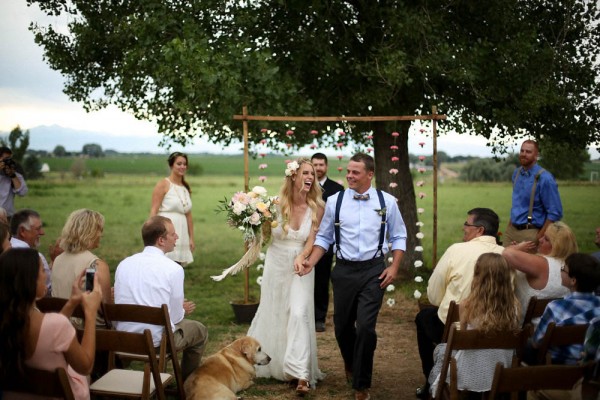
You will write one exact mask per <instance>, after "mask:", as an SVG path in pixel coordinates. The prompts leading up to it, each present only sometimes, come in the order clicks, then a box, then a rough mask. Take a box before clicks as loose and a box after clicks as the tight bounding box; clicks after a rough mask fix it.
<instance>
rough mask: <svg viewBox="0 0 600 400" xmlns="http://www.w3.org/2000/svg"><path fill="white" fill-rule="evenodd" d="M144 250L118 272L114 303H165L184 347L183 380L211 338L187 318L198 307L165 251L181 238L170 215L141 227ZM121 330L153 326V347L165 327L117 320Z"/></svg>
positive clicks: (178, 341) (177, 343)
mask: <svg viewBox="0 0 600 400" xmlns="http://www.w3.org/2000/svg"><path fill="white" fill-rule="evenodd" d="M142 239H143V241H144V246H145V247H144V250H143V251H142V252H141V253H138V254H134V255H132V256H131V257H127V258H126V259H124V260H123V261H121V263H120V264H119V266H118V267H117V271H116V272H115V304H138V305H143V306H150V307H161V306H162V305H163V304H166V305H167V307H168V308H169V316H170V318H171V324H172V326H174V328H173V339H174V340H175V346H176V347H177V349H178V350H180V349H183V358H182V360H181V372H182V375H183V379H184V380H185V378H187V377H188V375H190V374H191V373H192V372H193V371H194V370H195V369H196V368H197V367H198V366H199V365H200V360H201V359H202V354H203V353H204V346H205V344H206V340H207V338H208V330H207V329H206V327H205V326H204V325H202V324H201V323H200V322H198V321H194V320H191V319H185V318H184V316H185V315H187V314H190V313H192V312H193V311H194V309H195V308H196V305H195V304H194V303H193V302H190V301H187V300H185V298H184V294H183V279H184V271H183V268H182V267H181V265H179V264H177V263H176V262H175V261H173V260H171V259H169V258H168V257H167V256H166V255H165V253H169V252H171V251H173V249H174V248H175V242H176V241H177V239H178V236H177V233H175V227H174V226H173V223H172V222H171V220H170V219H169V218H166V217H162V216H159V215H156V216H154V217H150V219H148V220H147V221H146V222H145V223H144V225H143V226H142ZM116 326H117V329H118V330H122V331H127V332H136V333H141V332H143V331H144V329H150V331H151V332H152V338H153V341H154V346H156V347H158V346H159V345H160V341H161V337H162V333H163V332H162V328H161V327H160V326H156V325H147V324H140V323H135V322H117V324H116Z"/></svg>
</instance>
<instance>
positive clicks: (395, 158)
mask: <svg viewBox="0 0 600 400" xmlns="http://www.w3.org/2000/svg"><path fill="white" fill-rule="evenodd" d="M398 161H400V158H398V157H395V156H394V157H392V162H398Z"/></svg>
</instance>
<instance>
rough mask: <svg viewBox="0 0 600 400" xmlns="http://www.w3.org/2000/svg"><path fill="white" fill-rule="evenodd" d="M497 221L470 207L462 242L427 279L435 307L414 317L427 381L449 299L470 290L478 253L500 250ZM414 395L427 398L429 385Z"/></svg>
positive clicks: (489, 212)
mask: <svg viewBox="0 0 600 400" xmlns="http://www.w3.org/2000/svg"><path fill="white" fill-rule="evenodd" d="M499 223H500V220H499V218H498V215H497V214H496V213H495V212H494V211H492V210H490V209H489V208H474V209H472V210H470V211H469V212H468V213H467V220H466V221H465V222H464V223H463V228H462V229H463V242H462V243H455V244H453V245H451V246H450V247H448V249H447V250H446V252H445V253H444V255H443V256H442V258H441V259H440V260H439V261H438V263H437V265H436V267H435V269H434V270H433V273H432V274H431V277H430V278H429V283H428V284H427V297H428V298H429V302H430V303H431V304H432V305H434V306H437V307H427V308H424V309H422V310H421V311H419V313H418V314H417V317H416V318H415V323H416V325H417V344H418V345H419V356H420V357H421V366H422V369H423V374H424V375H425V381H426V382H427V378H428V377H429V373H430V372H431V369H432V368H433V350H434V349H435V346H436V345H437V344H438V343H440V341H441V339H442V335H443V333H444V327H445V323H446V315H447V314H448V308H449V305H450V302H451V301H453V300H454V301H455V302H456V303H459V302H460V301H461V300H462V299H464V298H466V297H467V296H468V295H469V293H470V292H471V282H472V280H473V272H474V270H475V263H476V262H477V259H478V258H479V256H480V255H482V254H484V253H502V251H503V250H504V248H503V247H502V246H500V245H498V244H497V242H496V235H497V234H498V225H499ZM416 395H417V397H419V398H422V399H425V398H427V397H428V396H429V384H428V383H425V385H423V386H421V387H419V388H418V389H417V392H416Z"/></svg>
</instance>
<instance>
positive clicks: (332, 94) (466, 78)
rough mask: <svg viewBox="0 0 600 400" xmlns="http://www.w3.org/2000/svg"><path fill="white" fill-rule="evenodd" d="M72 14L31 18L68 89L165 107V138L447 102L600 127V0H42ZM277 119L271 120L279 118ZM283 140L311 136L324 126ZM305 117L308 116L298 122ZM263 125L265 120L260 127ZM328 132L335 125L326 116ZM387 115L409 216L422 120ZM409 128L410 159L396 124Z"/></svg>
mask: <svg viewBox="0 0 600 400" xmlns="http://www.w3.org/2000/svg"><path fill="white" fill-rule="evenodd" d="M28 3H29V4H32V3H36V4H38V5H39V7H40V8H41V9H42V10H44V11H46V12H47V13H49V14H69V15H70V18H69V25H68V27H67V28H68V32H65V30H64V28H63V27H60V28H59V27H54V26H40V25H37V24H32V26H31V29H32V30H33V32H34V33H35V38H36V42H37V43H39V44H40V45H41V46H42V47H43V48H44V51H45V58H46V60H47V62H48V63H49V64H50V66H51V67H52V68H54V69H56V70H58V71H60V72H61V73H62V74H63V75H64V76H65V77H66V78H67V81H66V84H65V88H64V90H65V93H66V94H67V95H68V96H69V97H70V98H71V99H72V100H74V101H81V102H83V104H85V106H86V107H87V108H88V109H95V108H101V107H104V106H106V105H107V104H111V103H112V104H116V105H117V106H119V107H120V108H121V109H123V110H126V111H128V112H130V113H132V114H133V115H135V116H136V117H137V118H140V119H149V120H154V121H156V122H157V124H158V127H159V130H160V132H161V133H163V134H164V135H165V138H167V139H172V140H175V141H178V142H182V143H185V142H186V141H187V140H189V139H190V138H192V137H194V136H195V135H198V134H199V133H205V134H207V135H208V136H209V137H210V138H211V139H212V140H214V141H215V142H222V143H228V142H229V141H230V140H231V139H232V138H236V137H239V136H240V130H241V129H240V128H241V124H238V123H234V122H233V121H232V115H234V114H240V111H241V108H242V106H243V105H247V106H248V107H249V109H250V110H251V113H252V114H254V115H348V116H350V115H354V116H368V115H412V114H428V113H429V112H430V110H431V106H432V105H437V106H438V110H439V112H440V113H444V114H447V115H449V117H450V118H449V119H448V120H447V122H445V123H444V129H445V130H451V129H453V130H456V131H458V132H463V133H470V134H477V135H482V136H484V137H486V138H490V137H495V138H496V141H495V142H494V143H490V145H492V146H496V147H497V148H498V149H500V150H501V149H502V146H504V145H505V144H506V143H507V140H510V139H511V138H515V137H517V138H518V137H523V136H527V137H536V138H541V137H546V136H548V137H552V138H553V140H555V141H556V142H559V143H560V142H568V143H570V144H571V145H572V146H575V147H579V148H584V147H585V146H586V145H589V144H591V143H598V142H599V140H600V133H599V124H600V110H599V106H598V99H599V91H600V86H599V85H598V82H597V78H598V76H599V74H598V72H599V71H598V70H599V68H600V67H599V65H600V64H599V63H598V52H599V48H598V46H597V43H600V37H599V36H600V35H599V28H598V24H597V21H598V20H599V12H598V8H599V5H598V3H597V2H596V1H590V0H494V1H487V2H485V1H484V2H481V1H475V0H470V1H456V0H454V1H452V0H451V1H427V2H425V1H397V0H396V1H392V0H381V1H377V2H373V1H369V0H348V1H326V2H319V1H305V0H270V1H269V0H264V1H261V0H256V1H245V0H241V1H235V2H231V1H222V0H191V1H190V0H143V1H136V2H129V1H113V0H96V1H88V0H43V1H42V0H28ZM264 125H266V124H264ZM271 126H273V127H274V128H276V129H279V131H280V134H279V136H276V137H274V138H271V137H269V138H268V140H269V141H270V142H271V143H272V145H273V146H275V142H284V141H287V142H290V143H293V144H295V145H301V144H305V143H307V142H310V141H312V140H313V139H314V136H312V135H310V134H309V129H311V128H308V127H306V129H297V131H296V133H295V134H294V135H293V137H288V138H286V137H285V134H284V132H285V128H282V127H281V126H275V125H274V124H271ZM297 126H301V125H300V124H297ZM262 127H264V126H256V125H251V128H252V129H253V132H254V134H253V135H252V137H251V140H252V141H254V142H258V141H260V140H261V139H263V137H262V136H261V134H260V133H258V130H259V128H262ZM317 129H319V130H320V131H321V133H320V134H319V135H317V140H318V141H319V142H320V143H322V144H328V143H331V141H332V136H331V134H330V133H325V131H327V126H325V125H323V126H319V127H317ZM346 129H347V130H348V133H349V135H348V136H347V138H352V139H353V140H355V141H357V142H362V141H364V140H365V135H363V134H362V133H363V132H365V131H369V130H373V131H375V135H374V138H373V141H374V143H373V144H374V146H373V147H374V148H375V156H376V159H377V171H376V174H377V182H378V186H380V187H384V188H386V189H387V188H388V183H390V182H391V180H392V179H394V180H397V181H398V187H397V188H396V189H394V190H391V189H388V190H389V191H390V192H392V193H393V194H394V195H396V196H397V197H398V198H399V204H400V207H401V210H402V213H403V216H404V218H405V219H406V220H407V226H409V236H411V237H409V247H410V246H413V245H414V244H415V243H416V239H414V238H412V236H414V235H412V234H413V233H414V222H415V221H416V212H415V210H416V206H415V196H414V189H413V185H412V178H411V175H410V170H409V163H408V150H407V137H408V129H409V124H408V123H388V124H384V123H372V124H362V125H361V124H357V125H355V126H349V127H347V128H346ZM391 130H396V131H400V134H401V136H400V139H401V140H400V141H399V143H397V144H398V145H399V147H400V149H399V156H400V165H399V166H394V167H397V168H398V169H399V173H398V175H396V176H395V177H392V176H390V175H389V174H388V173H387V171H388V170H389V169H390V168H391V167H392V164H391V161H390V157H391V154H392V153H391V150H390V145H392V144H394V141H393V140H392V139H391V138H390V137H389V135H386V134H385V133H386V132H387V133H389V132H391Z"/></svg>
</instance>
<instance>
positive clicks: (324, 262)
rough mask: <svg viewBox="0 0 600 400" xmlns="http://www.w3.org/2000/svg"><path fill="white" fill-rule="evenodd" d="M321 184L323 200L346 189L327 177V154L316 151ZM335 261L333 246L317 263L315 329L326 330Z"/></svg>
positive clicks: (315, 157)
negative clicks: (331, 278)
mask: <svg viewBox="0 0 600 400" xmlns="http://www.w3.org/2000/svg"><path fill="white" fill-rule="evenodd" d="M311 162H312V164H313V167H314V168H315V172H316V174H317V179H318V181H319V184H320V185H321V187H322V188H323V201H325V202H327V198H328V197H329V196H331V195H334V194H336V193H337V192H339V191H340V190H342V189H344V187H343V186H342V185H340V184H339V183H337V182H335V181H332V180H331V179H329V178H328V177H327V156H326V155H325V154H323V153H315V154H314V155H313V156H312V157H311ZM332 261H333V246H332V247H330V248H329V250H327V253H325V255H324V256H323V257H322V258H321V260H319V262H318V263H317V264H316V265H315V330H316V331H317V332H324V331H325V317H326V316H327V307H328V306H329V277H330V275H331V262H332Z"/></svg>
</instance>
